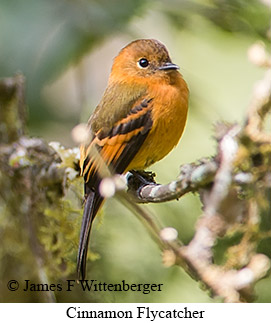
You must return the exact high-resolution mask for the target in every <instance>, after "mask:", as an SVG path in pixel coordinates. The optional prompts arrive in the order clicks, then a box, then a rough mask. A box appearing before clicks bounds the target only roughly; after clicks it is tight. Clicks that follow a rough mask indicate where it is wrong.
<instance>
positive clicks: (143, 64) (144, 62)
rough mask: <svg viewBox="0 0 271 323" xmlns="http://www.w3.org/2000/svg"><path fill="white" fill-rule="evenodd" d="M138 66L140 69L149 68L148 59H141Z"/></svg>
mask: <svg viewBox="0 0 271 323" xmlns="http://www.w3.org/2000/svg"><path fill="white" fill-rule="evenodd" d="M137 64H138V66H139V67H140V68H146V67H148V66H149V61H148V60H147V59H146V58H141V59H140V60H139V61H138V62H137Z"/></svg>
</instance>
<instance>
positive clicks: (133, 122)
mask: <svg viewBox="0 0 271 323" xmlns="http://www.w3.org/2000/svg"><path fill="white" fill-rule="evenodd" d="M178 69H179V67H178V66H177V65H176V64H173V63H172V61H171V59H170V57H169V54H168V51H167V49H166V47H165V46H164V45H163V44H161V43H160V42H159V41H157V40H154V39H140V40H136V41H133V42H131V43H130V44H128V45H127V46H126V47H124V48H123V49H122V50H121V51H120V53H119V54H118V56H117V57H116V58H115V59H114V63H113V66H112V70H111V74H110V77H109V82H108V85H107V88H106V90H105V92H104V95H103V97H102V99H101V102H100V103H99V105H98V106H97V107H96V109H95V111H94V113H93V114H92V116H91V117H90V119H89V121H88V129H89V131H90V136H89V140H88V141H87V142H85V143H84V144H82V145H81V148H80V151H81V157H80V167H81V174H82V175H83V176H84V180H85V198H86V199H85V206H84V214H83V220H82V227H81V234H80V244H79V250H78V258H77V275H78V279H80V276H81V277H82V279H84V277H85V273H86V258H87V251H88V242H89V235H90V230H91V225H92V222H93V220H94V218H95V215H96V214H97V212H98V210H99V208H100V206H101V204H102V202H103V199H104V198H103V197H102V196H101V194H100V193H99V184H100V182H101V180H102V176H101V168H102V167H103V165H102V164H103V163H104V164H105V165H107V166H108V167H109V169H110V170H111V171H112V172H113V173H117V174H122V173H125V172H127V171H129V170H142V169H145V168H146V167H148V166H150V165H151V164H153V163H155V162H157V161H158V160H160V159H162V158H163V157H164V156H166V155H167V154H168V153H169V152H170V151H171V150H172V148H173V147H174V146H176V145H177V143H178V141H179V139H180V138H181V135H182V133H183V130H184V126H185V122H186V118H187V108H188V94H189V93H188V88H187V85H186V82H185V81H184V79H183V78H182V75H181V74H180V73H179V72H178ZM93 152H96V153H93ZM101 160H102V162H103V163H101Z"/></svg>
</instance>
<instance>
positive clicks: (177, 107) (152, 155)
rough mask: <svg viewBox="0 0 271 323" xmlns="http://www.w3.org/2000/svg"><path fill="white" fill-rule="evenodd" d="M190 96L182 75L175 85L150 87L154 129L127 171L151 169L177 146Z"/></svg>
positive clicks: (164, 84) (179, 75)
mask: <svg viewBox="0 0 271 323" xmlns="http://www.w3.org/2000/svg"><path fill="white" fill-rule="evenodd" d="M188 93H189V91H188V88H187V85H186V82H185V81H184V79H183V78H182V76H181V74H179V73H178V77H176V79H175V80H174V83H173V84H168V83H166V82H165V83H162V84H153V83H152V84H150V85H149V88H148V94H149V96H150V98H152V99H153V101H152V104H153V108H152V120H153V126H152V129H151V131H150V133H149V134H148V137H147V138H146V140H145V142H144V143H143V145H142V147H141V148H140V150H139V151H138V153H137V154H136V155H135V157H134V159H133V160H132V161H131V163H130V164H129V166H128V167H127V171H128V170H131V169H144V168H146V167H148V166H150V165H151V164H153V163H155V162H157V161H159V160H160V159H162V158H163V157H165V156H166V155H167V154H168V153H169V152H170V151H171V150H172V148H173V147H174V146H176V145H177V143H178V141H179V140H180V138H181V136H182V133H183V130H184V127H185V123H186V119H187V109H188Z"/></svg>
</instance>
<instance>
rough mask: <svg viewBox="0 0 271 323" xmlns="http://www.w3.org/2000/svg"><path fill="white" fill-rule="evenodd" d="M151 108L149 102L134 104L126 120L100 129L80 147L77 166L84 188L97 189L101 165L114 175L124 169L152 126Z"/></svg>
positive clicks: (141, 101)
mask: <svg viewBox="0 0 271 323" xmlns="http://www.w3.org/2000/svg"><path fill="white" fill-rule="evenodd" d="M152 105H153V102H152V99H141V100H140V101H137V103H135V104H134V106H133V107H132V108H131V109H130V111H129V113H128V114H127V115H126V117H124V118H122V119H121V120H119V121H118V122H116V123H115V124H114V125H113V127H112V128H111V129H109V130H108V129H106V128H101V129H99V130H98V131H97V132H96V133H95V134H94V136H93V138H92V140H91V141H90V142H89V144H87V145H84V146H82V147H81V159H80V166H81V171H82V175H83V176H84V179H85V184H86V186H88V187H91V188H97V185H98V184H99V182H100V179H101V168H102V167H103V163H105V164H106V165H107V166H108V167H109V169H110V170H111V171H113V172H115V173H119V174H121V173H123V172H124V171H125V170H126V168H127V167H128V165H129V164H130V162H131V160H132V159H133V158H134V156H135V155H136V153H137V152H138V151H139V149H140V147H141V146H142V144H143V142H144V141H145V139H146V137H147V135H148V133H149V131H150V129H151V127H152V122H153V121H152V115H151V110H152ZM95 151H96V152H98V153H99V154H98V155H99V157H101V158H97V153H96V154H95V153H93V152H95Z"/></svg>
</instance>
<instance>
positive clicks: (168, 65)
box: [159, 63, 180, 70]
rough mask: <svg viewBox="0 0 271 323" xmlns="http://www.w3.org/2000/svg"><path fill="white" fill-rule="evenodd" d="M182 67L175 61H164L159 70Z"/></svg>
mask: <svg viewBox="0 0 271 323" xmlns="http://www.w3.org/2000/svg"><path fill="white" fill-rule="evenodd" d="M179 68H180V67H179V66H178V65H176V64H173V63H164V64H163V65H162V66H160V67H159V70H178V69H179Z"/></svg>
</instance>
